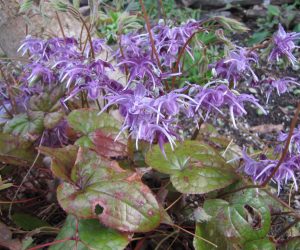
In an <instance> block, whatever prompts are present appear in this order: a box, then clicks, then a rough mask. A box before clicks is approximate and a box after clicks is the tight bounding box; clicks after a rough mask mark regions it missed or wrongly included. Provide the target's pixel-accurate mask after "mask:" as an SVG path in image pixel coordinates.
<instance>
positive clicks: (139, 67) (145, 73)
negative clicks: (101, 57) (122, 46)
mask: <svg viewBox="0 0 300 250" xmlns="http://www.w3.org/2000/svg"><path fill="white" fill-rule="evenodd" d="M124 64H126V65H127V66H128V68H129V80H128V84H127V86H126V87H125V88H127V87H128V86H129V84H130V83H131V82H132V81H133V80H143V79H144V78H145V77H147V78H148V79H151V81H152V83H153V86H154V88H155V85H156V82H157V79H158V78H159V77H160V74H161V71H160V69H159V68H158V67H157V66H156V64H155V62H153V61H152V60H150V59H148V58H139V57H137V58H131V59H125V60H123V61H122V62H120V63H119V64H118V65H117V66H121V65H124Z"/></svg>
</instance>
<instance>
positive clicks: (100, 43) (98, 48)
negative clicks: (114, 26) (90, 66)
mask: <svg viewBox="0 0 300 250" xmlns="http://www.w3.org/2000/svg"><path fill="white" fill-rule="evenodd" d="M92 44H93V49H94V52H95V53H96V54H100V53H101V52H102V51H106V52H109V51H111V50H112V49H111V48H110V47H109V46H108V45H107V44H106V41H105V40H104V39H99V38H98V39H93V41H92ZM90 52H91V46H90V44H89V43H88V44H87V46H86V49H85V51H84V54H85V56H86V57H87V58H88V56H89V54H90Z"/></svg>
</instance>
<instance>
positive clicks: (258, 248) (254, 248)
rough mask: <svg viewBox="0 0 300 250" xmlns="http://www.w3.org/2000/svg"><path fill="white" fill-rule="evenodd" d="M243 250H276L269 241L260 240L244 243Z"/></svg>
mask: <svg viewBox="0 0 300 250" xmlns="http://www.w3.org/2000/svg"><path fill="white" fill-rule="evenodd" d="M243 249H244V250H262V249H263V250H276V247H275V244H274V243H273V242H271V241H270V240H269V239H260V240H253V241H249V242H246V244H245V245H244V248H243Z"/></svg>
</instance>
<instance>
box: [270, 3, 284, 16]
mask: <svg viewBox="0 0 300 250" xmlns="http://www.w3.org/2000/svg"><path fill="white" fill-rule="evenodd" d="M280 12H281V11H280V8H279V7H278V6H276V5H272V4H269V5H268V15H272V16H280Z"/></svg>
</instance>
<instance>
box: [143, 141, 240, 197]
mask: <svg viewBox="0 0 300 250" xmlns="http://www.w3.org/2000/svg"><path fill="white" fill-rule="evenodd" d="M165 153H166V158H165V157H164V156H163V154H162V152H161V150H160V148H159V146H158V145H156V146H154V147H153V148H152V150H150V151H149V152H148V153H147V155H146V163H147V164H148V165H149V166H151V167H152V168H154V169H155V170H157V171H159V172H161V173H165V174H170V175H171V177H170V178H171V182H172V184H173V185H174V187H175V188H176V189H177V190H178V191H179V192H181V193H188V194H203V193H208V192H210V191H214V190H217V189H220V188H224V187H226V186H228V185H229V184H231V183H232V182H234V181H235V180H236V175H235V174H234V172H233V171H232V170H231V168H230V166H228V165H227V164H226V162H225V160H224V159H223V158H222V157H221V156H220V155H219V153H218V152H216V151H215V150H214V149H213V148H211V147H210V146H208V145H206V144H203V143H199V142H196V141H185V142H183V143H182V144H180V145H179V146H177V147H176V148H175V150H174V151H172V149H171V147H170V145H166V146H165Z"/></svg>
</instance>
